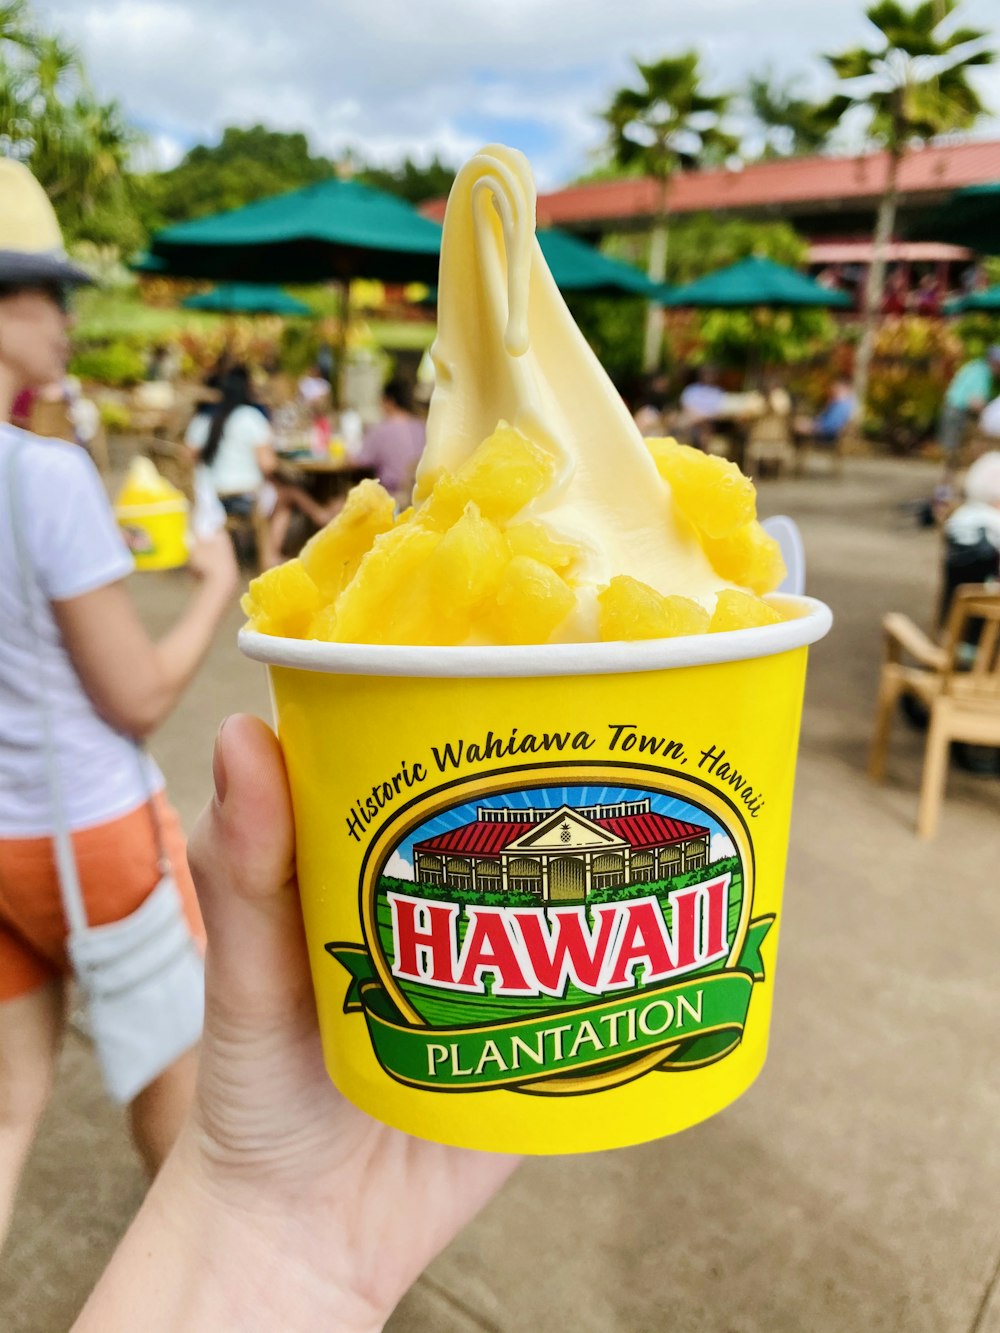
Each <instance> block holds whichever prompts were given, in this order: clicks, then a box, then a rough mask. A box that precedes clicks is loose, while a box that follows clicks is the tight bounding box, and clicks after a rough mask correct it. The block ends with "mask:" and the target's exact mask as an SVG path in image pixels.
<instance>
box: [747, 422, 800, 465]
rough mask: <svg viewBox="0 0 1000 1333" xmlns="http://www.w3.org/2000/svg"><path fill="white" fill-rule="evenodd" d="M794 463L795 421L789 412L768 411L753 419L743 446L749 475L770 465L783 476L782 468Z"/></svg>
mask: <svg viewBox="0 0 1000 1333" xmlns="http://www.w3.org/2000/svg"><path fill="white" fill-rule="evenodd" d="M795 463H796V456H795V445H794V442H793V440H792V425H791V421H790V419H789V417H788V415H787V414H786V413H779V412H765V414H764V415H763V416H761V417H758V418H757V419H756V420H755V421H752V422H751V423H750V425H749V427H748V429H747V436H746V445H745V446H744V449H743V471H744V472H745V473H746V474H747V476H748V477H753V476H757V475H758V474H759V473H760V472H762V471H763V469H764V467H770V466H773V467H774V471H775V475H776V476H780V475H781V470H782V468H784V467H786V466H787V467H788V468H793V467H794V466H795Z"/></svg>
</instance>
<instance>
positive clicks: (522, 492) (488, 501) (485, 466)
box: [420, 421, 556, 531]
mask: <svg viewBox="0 0 1000 1333" xmlns="http://www.w3.org/2000/svg"><path fill="white" fill-rule="evenodd" d="M555 471H556V464H555V459H554V458H553V457H552V455H551V454H550V453H548V452H547V451H546V450H545V449H542V448H540V447H539V446H538V445H537V444H535V443H533V441H531V440H529V439H528V437H527V436H526V435H522V434H521V432H520V431H519V430H515V429H514V428H513V426H508V425H507V423H506V422H503V421H501V422H500V424H499V425H498V426H497V428H496V430H495V431H494V432H493V434H492V435H491V436H490V437H489V439H486V440H484V441H483V442H482V444H481V445H479V447H478V448H477V449H475V450H473V452H472V453H471V454H470V455H469V457H468V458H467V459H466V460H465V462H464V463H463V464H462V466H461V467H460V468H459V469H458V471H457V472H454V473H444V474H442V476H440V477H439V478H438V479H437V480H436V482H435V483H434V487H433V490H432V491H431V493H430V495H429V496H428V498H427V500H426V502H425V503H424V504H423V505H422V506H421V510H420V519H421V521H423V522H425V523H428V524H430V526H431V527H434V528H437V529H438V530H439V531H443V530H444V529H446V528H450V527H451V525H452V524H453V523H454V522H456V520H457V519H458V518H459V516H460V515H461V514H462V512H463V510H464V509H465V506H466V505H467V504H468V503H469V501H470V500H471V501H472V502H473V504H475V505H477V506H478V507H479V511H480V513H481V514H482V515H483V516H484V517H485V518H488V519H490V520H491V522H493V523H506V522H507V521H508V520H509V519H511V518H513V516H514V515H515V514H516V513H518V512H519V510H521V509H523V508H524V506H525V505H526V504H528V502H529V501H531V500H534V499H535V498H536V496H539V495H541V494H542V492H543V491H544V490H545V488H546V487H547V486H548V485H549V483H550V482H551V480H552V478H553V477H554V476H555Z"/></svg>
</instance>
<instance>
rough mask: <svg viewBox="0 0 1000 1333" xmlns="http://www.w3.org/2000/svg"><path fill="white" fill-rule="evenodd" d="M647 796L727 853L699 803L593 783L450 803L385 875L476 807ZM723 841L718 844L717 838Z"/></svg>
mask: <svg viewBox="0 0 1000 1333" xmlns="http://www.w3.org/2000/svg"><path fill="white" fill-rule="evenodd" d="M647 797H648V798H649V802H650V808H651V809H652V810H654V811H656V812H657V813H658V814H662V815H667V816H668V817H669V818H671V819H683V820H686V821H687V822H688V823H689V824H700V825H702V827H704V828H707V829H709V830H710V832H711V835H712V850H713V853H714V854H715V856H714V857H713V859H715V858H716V857H717V856H718V855H728V854H729V848H730V847H731V843H730V840H729V834H728V833H727V831H726V829H725V828H724V827H723V826H722V824H720V822H719V821H718V820H717V819H715V818H714V817H713V816H712V815H710V814H709V813H708V812H707V811H705V810H702V809H701V807H700V806H696V805H692V804H691V803H690V802H688V801H683V800H681V799H680V797H678V796H668V795H667V794H666V793H664V792H656V791H644V790H643V789H642V788H640V787H614V786H593V787H589V786H588V787H535V788H532V789H529V790H527V791H512V792H505V793H503V794H502V795H498V796H487V797H484V798H482V799H480V800H478V801H467V802H465V803H464V804H463V805H456V806H453V807H452V809H450V810H446V811H444V812H443V813H442V814H439V815H435V816H434V818H433V819H429V820H427V822H426V823H424V824H421V825H420V826H419V827H418V828H416V829H414V830H413V831H412V832H411V833H410V834H408V835H407V837H405V838H404V839H403V841H402V842H401V843H399V844H398V846H397V847H396V849H395V851H394V853H393V855H392V856H391V857H390V862H393V861H395V867H394V868H393V869H390V868H389V865H388V864H387V866H386V869H387V871H388V873H389V874H401V875H402V874H403V873H404V872H405V871H406V869H407V867H412V864H413V844H414V843H415V842H422V841H423V840H424V839H425V838H433V837H435V836H436V835H437V834H439V833H447V832H448V830H449V829H456V828H459V827H460V826H461V825H462V824H468V823H471V822H472V821H473V820H474V819H475V818H476V812H477V810H478V809H479V808H480V807H487V808H489V809H498V808H500V807H507V808H510V807H512V806H513V807H514V808H515V809H519V808H524V809H526V808H531V807H534V808H535V809H550V810H558V809H559V807H560V806H562V805H569V806H581V805H583V806H586V805H617V804H618V803H619V802H621V801H641V800H644V799H646V798H647ZM721 839H724V840H725V843H724V844H722V845H721V846H720V840H721ZM398 858H402V860H403V861H405V862H406V866H404V865H401V864H400V861H399V859H398Z"/></svg>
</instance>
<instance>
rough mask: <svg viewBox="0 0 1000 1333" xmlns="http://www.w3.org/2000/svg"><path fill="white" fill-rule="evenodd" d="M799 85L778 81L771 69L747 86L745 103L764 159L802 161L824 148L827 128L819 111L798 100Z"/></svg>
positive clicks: (824, 117)
mask: <svg viewBox="0 0 1000 1333" xmlns="http://www.w3.org/2000/svg"><path fill="white" fill-rule="evenodd" d="M800 86H801V85H800V84H799V83H798V82H797V81H796V80H794V79H791V80H787V81H785V82H781V81H779V79H778V78H777V77H776V75H775V73H774V71H773V70H771V69H767V70H765V71H764V72H763V73H762V74H757V75H754V76H753V77H752V78H751V79H749V80H748V82H747V87H746V101H747V104H748V107H749V110H750V113H751V115H752V116H753V118H754V120H756V122H757V124H758V125H759V126H760V128H761V130H762V131H763V135H764V151H763V154H762V156H764V157H804V156H807V155H808V154H810V153H818V152H819V151H820V150H821V149H822V148H823V147H824V146H825V144H826V141H827V138H828V137H829V133H830V125H829V121H828V120H827V117H826V116H825V115H824V114H823V108H822V107H820V106H819V105H818V104H817V103H815V102H810V101H809V100H808V98H805V97H803V96H801V94H800V91H799V89H800Z"/></svg>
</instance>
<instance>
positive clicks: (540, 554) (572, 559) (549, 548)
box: [507, 519, 581, 574]
mask: <svg viewBox="0 0 1000 1333" xmlns="http://www.w3.org/2000/svg"><path fill="white" fill-rule="evenodd" d="M507 544H508V545H509V546H510V549H511V552H512V554H513V555H527V556H530V557H531V559H532V560H537V561H539V563H540V564H543V565H548V567H549V569H554V570H556V571H557V572H558V573H560V574H565V573H566V571H567V570H569V569H570V568H572V566H573V565H575V564H576V562H577V560H578V559H579V558H580V554H581V552H580V547H579V546H577V545H576V543H575V542H571V541H567V540H566V538H565V537H557V536H556V535H555V534H554V533H553V532H552V531H551V530H550V529H549V528H547V527H546V526H545V524H544V523H538V522H536V521H535V520H534V519H527V520H525V522H523V523H514V524H512V525H511V526H510V527H509V528H508V529H507Z"/></svg>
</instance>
